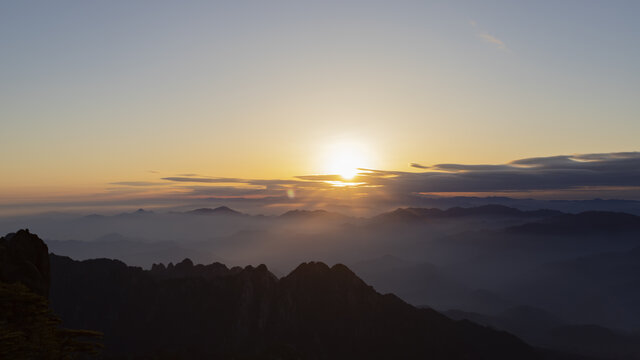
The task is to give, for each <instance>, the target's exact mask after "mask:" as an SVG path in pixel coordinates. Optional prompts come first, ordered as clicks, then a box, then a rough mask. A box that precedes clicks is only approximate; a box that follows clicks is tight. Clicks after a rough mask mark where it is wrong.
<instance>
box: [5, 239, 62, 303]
mask: <svg viewBox="0 0 640 360" xmlns="http://www.w3.org/2000/svg"><path fill="white" fill-rule="evenodd" d="M49 278H50V270H49V249H48V248H47V245H45V243H44V242H43V241H42V240H40V238H38V237H37V236H36V235H33V234H31V233H30V232H29V230H28V229H26V230H20V231H18V232H16V233H10V234H7V235H6V236H4V237H2V238H0V281H2V282H5V283H15V282H20V283H22V284H24V285H25V286H27V288H29V289H30V290H31V291H33V292H34V293H36V294H38V295H41V296H43V297H45V298H46V297H48V296H49V286H50V280H49Z"/></svg>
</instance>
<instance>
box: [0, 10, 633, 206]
mask: <svg viewBox="0 0 640 360" xmlns="http://www.w3.org/2000/svg"><path fill="white" fill-rule="evenodd" d="M639 10H640V3H638V2H636V1H530V2H522V1H484V2H478V1H455V2H454V1H316V2H311V1H227V2H222V1H220V2H215V1H109V2H79V1H75V2H71V1H56V2H50V1H49V2H46V1H8V2H2V3H0V49H2V51H0V125H1V126H0V129H1V131H0V164H1V167H0V169H1V170H0V208H2V209H4V212H12V211H24V209H25V208H28V209H29V211H36V210H41V207H40V205H41V204H46V203H51V204H57V205H56V206H58V205H59V206H60V207H61V208H63V207H65V206H67V205H68V204H76V205H74V206H77V204H84V205H83V206H86V207H91V206H94V205H95V206H97V205H104V204H105V203H106V204H112V205H113V206H138V205H144V204H147V205H148V204H149V203H151V204H166V203H167V201H168V200H167V198H170V201H168V202H169V203H170V204H173V205H175V204H177V203H180V202H185V201H188V200H189V199H193V198H196V197H202V196H209V197H213V198H216V199H218V198H220V199H224V197H225V196H230V197H238V196H240V197H251V196H253V197H260V196H265V193H269V194H272V193H273V194H274V196H276V195H277V196H279V197H282V198H283V199H289V200H290V201H293V200H292V199H299V198H300V197H301V195H297V194H303V193H304V194H305V198H306V199H309V198H311V197H313V196H316V197H317V193H318V192H322V193H323V194H324V193H325V192H323V191H325V190H326V191H331V193H332V194H334V193H335V195H332V198H335V197H339V198H343V199H354V197H356V198H363V197H365V198H366V197H367V196H371V194H373V193H376V194H378V195H379V196H387V197H389V196H400V195H398V193H397V192H395V190H394V191H392V190H391V189H398V188H402V189H405V186H404V184H406V182H405V181H404V180H403V181H396V180H398V179H399V178H401V179H405V178H407V177H412V178H411V179H413V177H414V176H415V177H417V179H419V180H412V182H417V183H418V184H420V186H418V187H415V186H411V187H409V188H406V191H408V192H410V193H411V194H416V193H418V194H419V193H435V192H439V193H442V192H447V193H456V192H459V193H473V192H478V191H480V192H484V193H487V194H490V193H498V192H499V193H505V191H506V192H507V193H508V192H512V193H520V192H525V193H526V195H527V196H530V195H531V192H532V191H538V192H540V191H543V190H544V191H545V192H549V191H551V192H552V193H553V194H560V192H562V191H564V190H567V189H571V190H576V189H580V191H582V192H581V194H583V195H581V196H584V197H586V198H590V197H595V196H600V195H603V194H604V195H607V196H624V197H629V198H640V197H638V195H637V194H638V191H637V190H636V189H635V188H633V187H635V186H636V185H640V181H638V177H637V173H636V170H635V169H637V168H634V167H631V168H629V167H625V168H624V169H623V170H625V171H627V172H620V171H622V170H621V169H620V168H619V167H618V165H619V164H620V161H622V163H623V164H626V165H625V166H634V165H636V162H635V161H636V160H635V159H636V157H637V154H636V153H634V151H637V150H638V135H639V134H640V121H639V120H638V115H640V102H638V101H637V99H639V98H640V96H639V95H640V36H638V35H640V24H639V23H638V22H637V14H638V13H640V11H639ZM617 153H625V154H626V155H619V154H618V155H615V154H617ZM589 154H597V156H595V157H596V158H597V159H596V160H588V161H585V160H584V159H585V156H586V158H588V159H592V158H593V156H592V155H589ZM603 154H604V155H603ZM558 156H559V157H560V159H564V160H562V161H564V164H565V165H567V164H568V165H567V166H569V167H570V168H571V171H574V170H575V169H574V167H573V166H574V165H576V164H574V163H577V165H583V164H584V163H589V164H592V162H597V163H598V164H604V165H607V166H609V165H610V166H612V168H606V169H603V168H598V170H593V169H588V170H584V169H582V170H584V171H591V172H588V173H587V175H583V176H579V177H570V179H571V181H574V182H573V183H571V184H569V183H567V181H568V180H567V178H560V177H558V178H556V177H554V176H555V175H549V174H548V169H547V168H546V166H549V164H548V161H547V160H545V162H544V164H543V165H541V164H536V165H535V166H533V168H534V170H536V171H539V172H538V173H537V174H538V175H537V176H539V177H544V180H545V181H547V180H548V182H549V185H548V186H546V187H545V188H544V189H540V188H532V186H530V185H526V184H531V182H528V181H529V180H526V181H525V180H523V179H522V178H520V177H518V178H517V180H514V181H516V183H515V185H513V184H508V186H506V185H504V183H503V182H500V181H498V180H496V176H497V175H495V174H496V173H497V174H498V175H499V176H498V177H500V178H502V177H503V176H502V175H503V173H501V172H500V171H508V172H509V171H512V170H514V169H512V168H506V169H505V168H504V166H512V167H513V166H514V165H515V167H518V169H515V170H518V171H519V170H522V169H521V168H520V165H518V164H517V161H518V160H519V159H529V158H551V159H557V158H555V157H558ZM562 156H564V158H563V157H562ZM589 156H591V157H589ZM598 156H599V157H598ZM514 161H516V163H515V164H514V163H513V162H514ZM616 161H617V162H616ZM624 161H626V162H627V163H624ZM411 164H416V165H418V166H415V165H414V166H412V165H411ZM440 164H457V165H461V166H470V165H486V164H488V165H497V167H495V168H492V170H491V171H490V172H492V174H494V175H492V176H493V177H491V178H487V180H486V181H487V182H489V183H491V184H493V185H494V186H484V187H478V186H477V184H475V183H467V182H464V183H461V185H460V186H457V187H453V186H450V187H443V186H442V185H437V184H436V183H434V182H433V180H432V178H431V177H430V176H431V175H429V174H431V173H433V172H436V173H442V172H451V168H446V167H445V168H443V167H441V166H438V165H440ZM509 164H511V165H509ZM500 166H502V168H501V167H500ZM563 166H564V165H563ZM358 168H363V169H369V170H376V171H377V172H363V170H357V169H358ZM543 168H544V169H543ZM528 169H529V170H531V168H528ZM485 170H486V169H485ZM485 170H482V171H485ZM462 171H463V172H465V174H466V175H465V176H464V178H468V177H469V176H470V173H473V171H469V169H465V170H462ZM474 171H479V170H477V168H476V169H474ZM594 171H596V172H598V174H594V173H593V172H594ZM357 172H361V175H357V176H356V177H355V178H354V177H353V176H354V175H356V173H357ZM455 172H456V174H457V175H456V176H458V177H459V175H460V174H459V173H460V170H455ZM381 173H385V174H387V175H388V176H387V178H388V179H395V180H394V181H392V183H393V185H391V183H388V182H385V183H384V184H380V183H379V181H378V180H375V181H374V177H375V178H377V177H376V176H373V175H374V174H381ZM421 173H426V174H427V175H424V174H423V175H419V174H421ZM603 173H605V174H607V176H606V177H603V176H601V175H602V174H603ZM394 174H395V175H394ZM398 174H401V175H398ZM414 174H418V175H414ZM527 174H529V173H527ZM612 174H615V175H612ZM332 175H338V177H335V176H334V177H332ZM436 175H438V174H436ZM440 175H441V174H440ZM556 175H557V174H556ZM591 175H593V179H591V177H590V176H591ZM596 175H597V176H596ZM310 176H316V177H315V178H310ZM558 176H559V175H558ZM585 176H586V178H587V179H591V180H588V181H582V182H580V181H578V179H584V178H585ZM615 176H617V177H623V179H622V180H620V179H618V180H616V179H615ZM177 178H183V179H182V181H180V180H176V179H177ZM184 178H191V179H192V180H189V181H184ZM221 178H225V179H227V180H229V179H230V180H234V181H227V182H222V181H221V180H220V179H221ZM193 179H209V180H206V181H200V182H198V181H193ZM211 179H218V180H213V181H212V180H211ZM310 179H312V180H310ZM595 179H597V181H596V180H595ZM237 180H241V181H237ZM556 180H557V181H556ZM301 181H302V182H305V184H301V183H300V182H301ZM328 181H330V182H328ZM252 182H253V183H252ZM309 182H313V185H310V184H309ZM399 184H403V185H402V186H400V185H399ZM498 184H501V185H498ZM336 185H339V186H336ZM345 185H347V186H345ZM196 186H197V187H196ZM327 187H328V189H325V188H327ZM585 187H587V188H585ZM603 188H606V190H607V191H606V192H603V191H602V189H603ZM585 189H589V190H590V191H584V190H585ZM612 189H614V190H615V191H616V192H613V193H612V192H611V191H612ZM627 190H628V191H627ZM554 191H555V192H554ZM559 191H560V192H559ZM620 191H622V192H620ZM401 193H402V194H406V192H405V190H402V191H401ZM534 195H535V194H534ZM547 196H549V195H548V193H547ZM558 196H560V195H558ZM318 198H323V199H324V197H318ZM141 199H147V200H146V201H147V202H146V203H145V201H142V200H141ZM185 199H186V200H185ZM325 200H326V199H325ZM325 200H323V201H325ZM323 201H317V202H315V203H314V204H316V205H317V206H322V204H323ZM326 201H329V200H326ZM143 203H144V204H143ZM65 204H67V205H65ZM299 205H300V206H309V203H299ZM2 209H0V212H2V211H3V210H2ZM48 210H51V209H50V208H48Z"/></svg>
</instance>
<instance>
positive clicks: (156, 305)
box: [51, 254, 537, 359]
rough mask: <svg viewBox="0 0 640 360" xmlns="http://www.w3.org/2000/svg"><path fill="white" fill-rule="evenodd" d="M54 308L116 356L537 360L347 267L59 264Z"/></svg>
mask: <svg viewBox="0 0 640 360" xmlns="http://www.w3.org/2000/svg"><path fill="white" fill-rule="evenodd" d="M51 269H52V270H51V271H52V282H51V284H52V287H51V299H52V306H53V308H54V309H55V310H56V311H57V312H58V313H59V314H60V315H61V316H62V318H63V319H64V321H65V324H66V325H68V326H82V327H85V328H89V329H96V330H99V331H102V332H104V334H105V337H104V342H105V349H106V350H105V355H106V356H107V357H110V356H111V357H117V356H123V355H125V354H127V356H131V357H143V356H149V357H153V356H160V354H163V356H164V357H165V358H166V357H170V358H220V357H223V358H239V357H241V358H265V359H266V358H270V359H271V358H273V359H275V358H285V359H389V358H404V359H412V358H416V359H417V358H420V359H422V358H433V359H469V358H474V359H513V358H518V359H534V358H537V353H536V352H535V351H534V349H532V348H531V347H529V346H528V345H526V344H525V343H523V342H522V341H520V340H519V339H517V338H516V337H514V336H512V335H510V334H507V333H504V332H498V331H494V330H491V329H488V328H485V327H482V326H479V325H476V324H473V323H471V322H468V321H453V320H450V319H448V318H447V317H445V316H443V315H442V314H440V313H438V312H436V311H434V310H429V309H417V308H415V307H413V306H411V305H408V304H407V303H405V302H403V301H402V300H400V299H399V298H397V297H396V296H394V295H391V294H387V295H381V294H379V293H377V292H376V291H375V290H374V289H373V288H372V287H370V286H368V285H367V284H366V283H364V282H363V281H362V280H360V278H358V277H357V276H356V275H355V274H354V273H353V272H352V271H351V270H349V269H348V268H347V267H346V266H344V265H334V266H333V267H329V266H327V265H325V264H323V263H318V262H310V263H303V264H301V265H299V266H298V267H297V268H296V269H295V270H293V271H292V272H291V273H290V274H289V275H287V276H285V277H283V278H282V279H278V278H277V277H275V276H274V275H273V274H272V273H271V272H269V271H268V269H267V268H266V266H264V265H260V266H258V267H252V266H247V267H245V268H238V267H235V268H231V269H229V268H227V267H226V266H224V265H222V264H219V263H214V264H210V265H206V266H205V265H194V264H193V263H192V262H191V261H189V260H185V261H183V262H181V263H178V264H176V265H172V264H170V265H169V266H163V265H159V264H157V265H155V266H153V268H152V269H151V270H149V271H145V270H142V269H141V268H135V267H128V266H126V265H125V264H124V263H122V262H119V261H114V260H107V259H96V260H85V261H75V260H72V259H70V258H67V257H61V256H56V255H53V254H52V255H51Z"/></svg>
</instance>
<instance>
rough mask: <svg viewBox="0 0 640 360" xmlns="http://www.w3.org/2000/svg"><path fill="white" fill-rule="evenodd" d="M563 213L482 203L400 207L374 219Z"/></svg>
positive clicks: (522, 216) (549, 214)
mask: <svg viewBox="0 0 640 360" xmlns="http://www.w3.org/2000/svg"><path fill="white" fill-rule="evenodd" d="M560 214H562V212H560V211H556V210H546V209H541V210H527V211H524V210H519V209H516V208H512V207H508V206H504V205H495V204H489V205H482V206H476V207H466V208H465V207H452V208H449V209H447V210H441V209H437V208H398V209H396V210H394V211H391V212H388V213H383V214H380V215H378V216H376V217H374V218H373V220H374V221H380V220H386V221H403V222H410V221H426V220H431V219H453V218H463V217H516V218H527V217H532V218H545V217H549V216H557V215H560Z"/></svg>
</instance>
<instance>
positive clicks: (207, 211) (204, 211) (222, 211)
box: [185, 206, 244, 215]
mask: <svg viewBox="0 0 640 360" xmlns="http://www.w3.org/2000/svg"><path fill="white" fill-rule="evenodd" d="M185 214H190V215H244V214H243V213H241V212H239V211H235V210H233V209H231V208H229V207H226V206H219V207H217V208H215V209H211V208H200V209H195V210H191V211H187V212H185Z"/></svg>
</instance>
